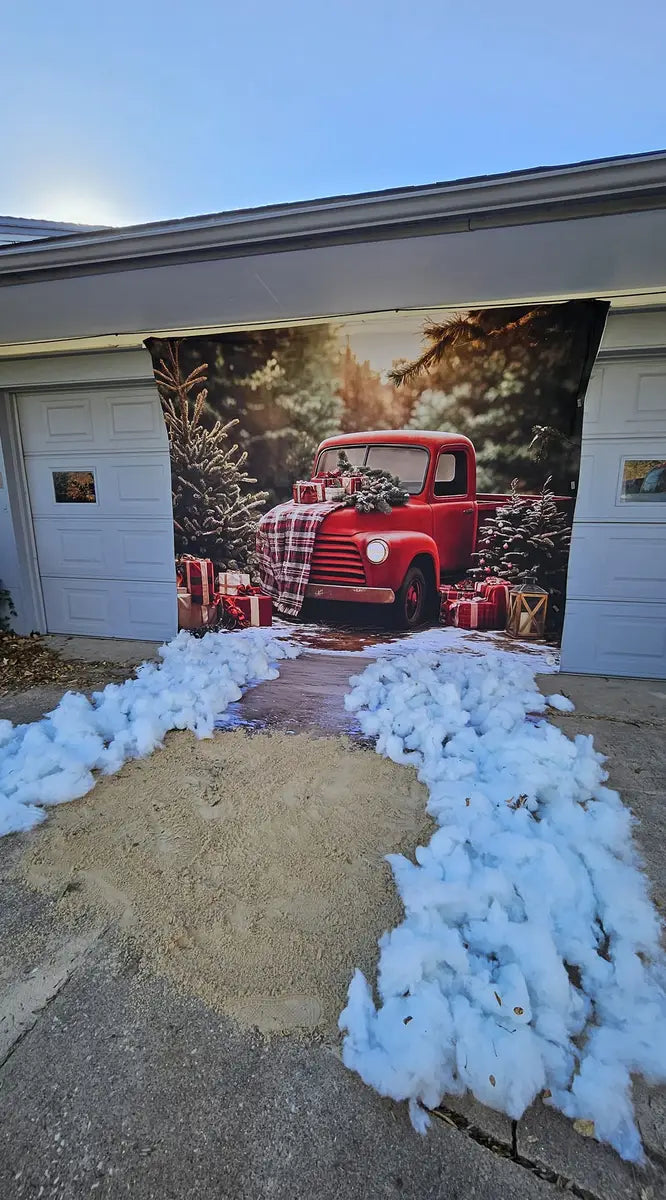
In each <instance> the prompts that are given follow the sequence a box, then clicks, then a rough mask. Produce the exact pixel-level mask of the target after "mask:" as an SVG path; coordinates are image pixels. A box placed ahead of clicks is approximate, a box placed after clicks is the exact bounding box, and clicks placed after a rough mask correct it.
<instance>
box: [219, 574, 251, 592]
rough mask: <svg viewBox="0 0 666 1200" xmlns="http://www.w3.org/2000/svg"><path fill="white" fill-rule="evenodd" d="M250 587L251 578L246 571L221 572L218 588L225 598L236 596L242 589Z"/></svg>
mask: <svg viewBox="0 0 666 1200" xmlns="http://www.w3.org/2000/svg"><path fill="white" fill-rule="evenodd" d="M249 586H250V576H249V575H247V574H246V573H245V571H220V573H219V575H218V577H217V588H218V591H219V592H223V593H224V595H225V596H235V595H236V594H237V593H238V591H239V590H240V588H244V587H249Z"/></svg>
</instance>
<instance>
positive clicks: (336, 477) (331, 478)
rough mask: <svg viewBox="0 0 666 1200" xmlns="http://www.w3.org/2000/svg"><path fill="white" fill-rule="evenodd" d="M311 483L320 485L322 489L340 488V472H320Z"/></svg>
mask: <svg viewBox="0 0 666 1200" xmlns="http://www.w3.org/2000/svg"><path fill="white" fill-rule="evenodd" d="M311 483H321V484H322V486H323V487H325V488H327V487H342V471H322V472H321V474H320V475H314V476H313V478H312V480H311Z"/></svg>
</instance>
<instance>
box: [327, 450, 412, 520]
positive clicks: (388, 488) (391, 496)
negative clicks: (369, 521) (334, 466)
mask: <svg viewBox="0 0 666 1200" xmlns="http://www.w3.org/2000/svg"><path fill="white" fill-rule="evenodd" d="M338 467H339V469H340V470H341V471H342V474H343V475H361V476H362V483H361V487H360V488H359V490H358V491H357V492H353V493H352V495H351V496H349V497H348V499H347V503H348V504H349V505H350V506H353V507H354V508H356V511H357V512H360V513H371V512H381V513H390V511H391V509H392V508H393V507H394V506H395V505H400V504H406V503H407V501H408V500H409V492H406V491H405V489H404V488H403V487H402V486H401V483H400V480H399V479H398V476H397V475H391V472H390V471H383V470H382V469H381V467H354V466H352V464H351V463H350V461H349V459H348V458H347V455H346V454H345V452H344V450H340V452H339V454H338Z"/></svg>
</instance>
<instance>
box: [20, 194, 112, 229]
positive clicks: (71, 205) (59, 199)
mask: <svg viewBox="0 0 666 1200" xmlns="http://www.w3.org/2000/svg"><path fill="white" fill-rule="evenodd" d="M39 207H40V213H39V215H40V217H41V218H42V220H49V221H71V222H72V224H76V225H124V224H127V223H128V218H127V217H126V216H124V215H123V214H122V213H121V212H120V210H119V208H118V207H117V206H116V205H115V204H114V203H113V201H112V200H110V199H109V198H108V197H99V196H92V195H85V194H83V193H81V194H77V195H71V194H70V195H53V196H45V197H44V199H43V201H42V203H41V204H40V206H39Z"/></svg>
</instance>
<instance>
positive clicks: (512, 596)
mask: <svg viewBox="0 0 666 1200" xmlns="http://www.w3.org/2000/svg"><path fill="white" fill-rule="evenodd" d="M547 608H548V592H547V591H545V589H544V588H542V587H539V584H538V583H537V582H536V581H535V580H534V579H527V580H526V581H525V583H521V584H520V585H519V586H518V587H512V588H510V590H509V611H508V615H507V621H506V632H507V633H510V634H511V636H512V637H519V638H540V637H543V634H544V630H545V628H546V610H547Z"/></svg>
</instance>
